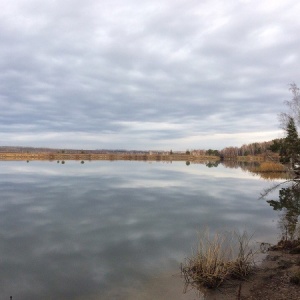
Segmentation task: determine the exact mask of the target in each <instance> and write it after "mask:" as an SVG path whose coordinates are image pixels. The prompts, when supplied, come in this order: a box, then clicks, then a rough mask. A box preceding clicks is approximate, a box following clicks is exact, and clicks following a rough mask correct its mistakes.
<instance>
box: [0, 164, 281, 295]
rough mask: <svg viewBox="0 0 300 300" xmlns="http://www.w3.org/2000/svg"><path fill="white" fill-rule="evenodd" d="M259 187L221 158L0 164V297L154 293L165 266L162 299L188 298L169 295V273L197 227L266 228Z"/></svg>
mask: <svg viewBox="0 0 300 300" xmlns="http://www.w3.org/2000/svg"><path fill="white" fill-rule="evenodd" d="M267 185H268V182H266V181H264V180H261V179H260V178H258V177H254V176H252V175H251V174H250V173H245V172H244V171H243V170H241V169H228V168H226V167H224V166H222V165H221V164H220V165H219V166H218V168H208V167H207V166H205V165H203V164H192V163H191V164H190V165H189V166H188V167H187V166H186V165H185V163H184V162H178V163H177V162H173V163H172V164H163V163H145V162H116V161H114V162H86V163H85V164H81V163H80V161H78V162H71V161H67V162H66V163H65V164H64V165H62V164H61V163H56V162H52V163H50V162H37V161H36V162H30V163H26V162H25V163H24V162H23V163H22V162H1V168H0V195H1V201H0V294H1V296H2V297H3V299H9V296H10V295H13V299H22V300H27V299H30V300H34V299H39V300H40V299H58V300H59V299H64V300H65V299H98V300H99V299H143V298H139V297H136V295H143V294H147V295H148V296H147V297H148V298H147V297H146V296H145V299H150V298H151V297H150V296H151V291H152V299H155V294H160V291H162V289H163V288H162V286H161V285H159V284H157V281H155V280H154V278H156V277H157V276H158V277H159V275H158V274H166V273H167V274H169V275H170V276H169V277H168V280H170V282H172V283H170V284H169V285H168V286H169V287H168V288H166V287H164V292H163V293H164V295H166V296H165V299H174V300H176V299H188V298H183V297H188V295H182V293H178V295H177V298H176V296H174V293H173V292H172V290H173V289H172V284H177V282H178V281H177V279H174V278H173V277H172V276H171V275H172V274H176V273H178V270H179V264H180V262H181V261H183V259H184V258H185V257H186V256H188V255H189V254H190V253H191V247H192V246H193V245H194V243H195V242H196V236H197V231H198V230H200V229H202V228H204V227H210V228H211V230H212V231H214V230H218V229H220V228H228V229H231V228H241V229H244V228H247V230H249V232H256V233H257V235H256V238H257V240H261V241H264V240H266V238H267V237H270V236H272V234H273V235H274V233H275V230H274V229H273V227H274V226H273V223H272V221H273V212H272V211H271V210H270V209H269V206H268V204H267V203H264V202H263V201H257V195H258V193H259V191H261V190H262V189H264V188H266V187H267ZM275 238H276V236H275ZM173 280H174V281H173ZM153 282H156V284H155V286H153V285H154V283H153ZM150 283H153V285H151V286H152V288H149V289H148V288H147V287H148V286H149V284H150ZM182 288H183V287H182ZM145 289H147V293H145ZM177 290H179V288H178V286H177ZM148 291H149V293H150V294H148ZM168 293H169V294H168ZM168 295H172V296H170V297H168ZM149 297H150V298H149ZM191 297H192V296H191Z"/></svg>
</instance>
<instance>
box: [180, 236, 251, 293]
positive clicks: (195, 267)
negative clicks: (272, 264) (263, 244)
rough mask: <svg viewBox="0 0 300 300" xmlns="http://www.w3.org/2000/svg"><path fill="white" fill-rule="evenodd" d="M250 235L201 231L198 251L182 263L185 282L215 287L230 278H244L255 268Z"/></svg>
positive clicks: (198, 285)
mask: <svg viewBox="0 0 300 300" xmlns="http://www.w3.org/2000/svg"><path fill="white" fill-rule="evenodd" d="M250 240H251V237H249V236H248V235H247V233H246V232H244V233H243V234H240V233H237V232H231V233H222V234H220V233H216V234H215V235H214V236H210V234H209V232H208V231H205V232H204V233H203V234H201V236H200V239H199V244H198V248H197V250H196V251H195V252H194V253H193V255H192V257H190V258H187V259H186V261H185V263H184V265H182V266H181V274H182V275H183V276H184V278H185V281H186V283H187V284H192V285H196V286H197V287H200V286H203V287H206V288H217V287H218V286H220V285H221V284H222V283H223V282H224V281H225V280H227V279H230V278H238V279H245V278H246V277H247V276H248V275H249V274H250V273H251V272H252V270H253V267H254V252H253V251H252V249H251V248H250V245H249V243H250Z"/></svg>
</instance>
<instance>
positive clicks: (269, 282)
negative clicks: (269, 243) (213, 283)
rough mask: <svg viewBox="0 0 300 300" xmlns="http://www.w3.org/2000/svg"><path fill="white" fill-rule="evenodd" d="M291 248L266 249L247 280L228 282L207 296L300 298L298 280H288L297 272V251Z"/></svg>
mask: <svg viewBox="0 0 300 300" xmlns="http://www.w3.org/2000/svg"><path fill="white" fill-rule="evenodd" d="M289 252H290V250H278V249H276V250H275V251H269V252H268V255H267V256H266V258H265V259H264V261H263V262H262V264H261V265H260V266H259V267H257V269H256V270H255V272H254V273H253V274H252V275H251V276H250V277H249V278H248V280H246V281H242V282H231V283H228V284H227V285H225V286H224V287H222V288H221V289H220V290H217V291H213V292H207V293H206V294H205V295H204V297H203V298H204V299H207V300H220V299H222V300H229V299H230V300H231V299H237V300H244V299H252V300H254V299H255V300H287V299H288V300H298V299H299V300H300V283H298V284H295V283H292V282H291V277H293V276H294V275H295V274H296V273H297V272H298V273H299V272H300V254H290V253H289Z"/></svg>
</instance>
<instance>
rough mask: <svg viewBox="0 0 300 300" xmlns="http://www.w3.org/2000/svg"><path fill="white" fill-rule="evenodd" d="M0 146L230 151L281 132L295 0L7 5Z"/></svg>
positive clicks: (292, 66)
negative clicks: (280, 119) (229, 148)
mask: <svg viewBox="0 0 300 300" xmlns="http://www.w3.org/2000/svg"><path fill="white" fill-rule="evenodd" d="M0 7H1V10H0V66H1V69H0V77H1V80H0V125H1V130H0V145H2V146H4V145H18V146H37V147H60V148H79V149H103V148H105V149H124V148H125V149H165V150H170V149H173V150H186V149H203V148H204V149H208V148H215V149H222V148H224V147H226V146H241V145H242V144H244V143H250V142H255V141H264V140H271V139H273V138H277V137H280V136H281V135H282V133H281V131H280V128H279V121H278V118H277V115H278V113H280V112H282V111H284V110H285V106H284V104H283V101H284V100H288V99H290V98H291V94H290V92H289V84H290V83H292V82H295V83H296V84H300V61H299V53H300V35H299V33H300V18H299V15H300V2H299V1H297V0H253V1H251V0H243V1H242V0H240V1H238V0H228V1H224V0H223V1H221V0H207V1H206V0H197V1H196V0H195V1H193V0H144V1H139V0H84V1H82V0H64V1H58V0H43V1H41V0H9V1H7V0H5V1H4V0H0Z"/></svg>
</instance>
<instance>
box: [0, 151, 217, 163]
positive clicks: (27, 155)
mask: <svg viewBox="0 0 300 300" xmlns="http://www.w3.org/2000/svg"><path fill="white" fill-rule="evenodd" d="M0 160H1V161H23V160H26V161H27V160H28V161H34V160H48V161H49V160H50V161H53V160H83V161H84V160H138V161H189V162H205V161H218V160H220V157H219V156H210V155H203V156H194V155H190V154H177V153H175V154H169V153H168V154H161V153H153V154H152V153H149V154H145V153H130V152H124V153H113V152H112V153H62V152H59V153H54V152H2V153H0Z"/></svg>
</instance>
